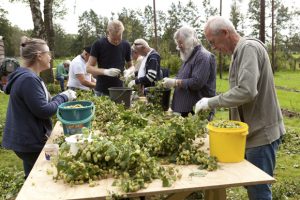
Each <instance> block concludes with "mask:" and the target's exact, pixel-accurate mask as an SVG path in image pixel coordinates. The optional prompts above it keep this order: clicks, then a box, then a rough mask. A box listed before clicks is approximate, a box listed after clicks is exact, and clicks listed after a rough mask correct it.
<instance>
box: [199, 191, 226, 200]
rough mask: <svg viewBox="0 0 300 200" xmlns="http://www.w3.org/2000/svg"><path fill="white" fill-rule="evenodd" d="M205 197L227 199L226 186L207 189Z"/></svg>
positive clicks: (213, 199) (218, 199)
mask: <svg viewBox="0 0 300 200" xmlns="http://www.w3.org/2000/svg"><path fill="white" fill-rule="evenodd" d="M204 199H205V200H226V188H219V189H211V190H205V191H204Z"/></svg>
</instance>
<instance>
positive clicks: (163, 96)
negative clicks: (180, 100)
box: [145, 87, 171, 111]
mask: <svg viewBox="0 0 300 200" xmlns="http://www.w3.org/2000/svg"><path fill="white" fill-rule="evenodd" d="M145 94H146V98H147V101H148V102H149V103H152V104H157V105H160V106H161V107H162V109H163V110H164V111H167V110H169V107H170V97H171V89H169V88H164V89H161V88H156V87H147V88H145Z"/></svg>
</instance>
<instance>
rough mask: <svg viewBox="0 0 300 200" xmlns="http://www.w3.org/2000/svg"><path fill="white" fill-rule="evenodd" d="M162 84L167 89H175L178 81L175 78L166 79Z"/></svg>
mask: <svg viewBox="0 0 300 200" xmlns="http://www.w3.org/2000/svg"><path fill="white" fill-rule="evenodd" d="M162 84H163V85H164V86H165V87H167V88H172V87H175V85H176V79H175V78H164V79H163V81H162Z"/></svg>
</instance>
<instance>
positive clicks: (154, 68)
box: [128, 39, 161, 88]
mask: <svg viewBox="0 0 300 200" xmlns="http://www.w3.org/2000/svg"><path fill="white" fill-rule="evenodd" d="M132 48H133V50H134V51H136V52H137V53H138V54H140V55H141V56H144V58H143V60H142V63H141V66H140V68H139V71H138V75H137V78H136V79H135V80H132V81H131V82H129V84H128V87H132V86H134V85H136V84H140V85H141V86H142V87H144V88H146V87H149V86H154V85H155V82H156V81H157V80H160V79H161V73H160V55H159V54H158V53H157V51H155V50H154V49H152V48H151V47H150V46H149V44H148V43H147V42H146V41H145V40H144V39H136V40H135V41H134V43H133V45H132Z"/></svg>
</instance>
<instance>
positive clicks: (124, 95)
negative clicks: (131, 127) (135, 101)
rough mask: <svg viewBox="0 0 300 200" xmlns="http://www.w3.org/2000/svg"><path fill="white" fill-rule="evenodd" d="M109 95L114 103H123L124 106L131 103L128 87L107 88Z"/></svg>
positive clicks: (130, 90) (130, 92)
mask: <svg viewBox="0 0 300 200" xmlns="http://www.w3.org/2000/svg"><path fill="white" fill-rule="evenodd" d="M108 91H109V97H110V99H111V100H112V101H114V102H116V103H123V104H124V105H125V107H126V108H129V107H130V105H131V94H132V89H131V88H128V87H110V88H108Z"/></svg>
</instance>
